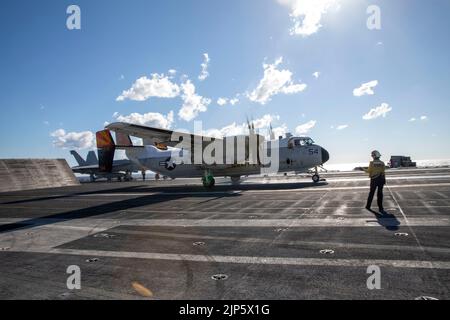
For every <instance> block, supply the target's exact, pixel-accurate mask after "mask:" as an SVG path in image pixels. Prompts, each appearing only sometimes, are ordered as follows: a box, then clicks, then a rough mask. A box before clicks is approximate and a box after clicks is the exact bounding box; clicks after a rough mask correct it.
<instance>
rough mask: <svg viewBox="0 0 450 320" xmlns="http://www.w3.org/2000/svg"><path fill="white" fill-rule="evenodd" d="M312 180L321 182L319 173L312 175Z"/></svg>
mask: <svg viewBox="0 0 450 320" xmlns="http://www.w3.org/2000/svg"><path fill="white" fill-rule="evenodd" d="M312 181H313V182H314V183H317V182H319V181H320V177H319V175H318V174H315V175H313V176H312Z"/></svg>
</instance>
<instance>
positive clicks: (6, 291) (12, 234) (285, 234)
mask: <svg viewBox="0 0 450 320" xmlns="http://www.w3.org/2000/svg"><path fill="white" fill-rule="evenodd" d="M321 177H322V178H323V179H324V180H325V181H321V182H319V183H317V184H314V183H312V182H311V178H310V177H302V176H276V177H250V178H248V179H246V180H245V181H243V183H242V184H241V185H238V186H234V185H232V184H231V183H230V182H229V181H228V179H220V178H218V179H216V187H215V188H214V189H213V190H211V191H210V190H207V189H205V188H204V187H203V186H202V185H201V182H200V181H199V179H176V180H173V181H145V182H143V181H135V182H124V183H116V182H113V183H106V182H96V183H86V184H81V185H79V186H73V187H62V188H54V189H41V190H33V191H20V192H11V193H1V194H0V261H1V263H0V274H1V276H0V299H156V300H159V299H408V300H414V299H417V298H423V297H429V298H436V299H449V298H450V168H430V169H398V170H395V169H394V170H388V172H387V179H388V180H387V186H386V187H385V190H384V203H385V210H386V213H385V214H382V215H381V214H377V212H376V209H377V208H376V201H374V204H373V207H372V209H373V210H374V211H373V212H371V211H368V210H366V209H365V208H364V207H365V203H366V199H367V194H368V184H369V181H368V178H367V177H366V175H365V174H364V173H363V172H358V171H352V172H339V173H338V172H336V173H326V174H322V175H321ZM69 266H78V267H79V268H80V270H81V289H80V290H69V289H68V287H67V284H66V283H67V278H68V277H69V276H70V274H68V273H67V272H66V271H67V268H68V267H69ZM369 266H377V267H379V270H380V284H381V289H376V288H375V289H372V290H369V288H368V286H367V279H368V278H369V277H370V276H371V274H370V273H368V267H369Z"/></svg>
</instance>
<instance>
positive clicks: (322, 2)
mask: <svg viewBox="0 0 450 320" xmlns="http://www.w3.org/2000/svg"><path fill="white" fill-rule="evenodd" d="M278 2H279V3H280V4H282V5H284V6H287V7H289V9H290V10H291V13H290V16H291V19H292V21H293V23H294V26H293V27H292V28H291V30H290V33H291V35H301V36H303V37H307V36H310V35H312V34H314V33H316V32H317V31H319V29H320V28H321V27H322V24H321V21H322V16H323V15H324V14H326V13H327V12H328V10H329V9H330V8H331V7H332V6H333V5H335V6H336V7H337V8H339V2H340V1H339V0H278Z"/></svg>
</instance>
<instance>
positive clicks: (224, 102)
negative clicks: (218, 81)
mask: <svg viewBox="0 0 450 320" xmlns="http://www.w3.org/2000/svg"><path fill="white" fill-rule="evenodd" d="M227 103H228V99H227V98H219V99H217V104H218V105H219V106H224V105H226V104H227Z"/></svg>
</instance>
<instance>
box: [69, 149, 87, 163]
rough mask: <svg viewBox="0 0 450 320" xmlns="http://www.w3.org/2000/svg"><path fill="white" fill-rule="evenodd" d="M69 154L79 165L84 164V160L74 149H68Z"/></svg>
mask: <svg viewBox="0 0 450 320" xmlns="http://www.w3.org/2000/svg"><path fill="white" fill-rule="evenodd" d="M70 154H71V155H72V156H73V157H74V158H75V160H76V161H77V163H78V165H79V166H85V165H86V161H85V160H84V159H83V158H82V157H81V156H80V155H79V154H78V152H76V151H75V150H70Z"/></svg>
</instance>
